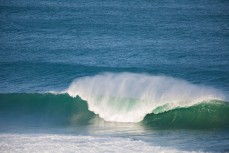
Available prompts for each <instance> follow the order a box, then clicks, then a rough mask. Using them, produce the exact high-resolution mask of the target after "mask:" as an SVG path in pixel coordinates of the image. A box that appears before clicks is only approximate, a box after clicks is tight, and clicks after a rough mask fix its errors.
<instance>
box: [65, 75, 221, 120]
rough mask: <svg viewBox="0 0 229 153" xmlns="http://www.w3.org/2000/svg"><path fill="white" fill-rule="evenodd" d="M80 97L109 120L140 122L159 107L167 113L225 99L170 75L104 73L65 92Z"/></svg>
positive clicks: (72, 86)
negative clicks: (163, 107)
mask: <svg viewBox="0 0 229 153" xmlns="http://www.w3.org/2000/svg"><path fill="white" fill-rule="evenodd" d="M63 92H64V93H68V94H69V95H70V96H73V97H76V96H80V97H81V98H82V99H84V100H86V101H87V103H88V107H89V110H91V111H93V112H94V113H95V114H98V115H99V116H100V117H101V118H103V119H104V120H106V121H112V122H140V121H142V120H143V119H144V117H145V116H146V115H147V114H150V113H152V112H153V110H155V109H156V108H158V107H159V106H163V105H167V107H166V109H164V110H163V111H166V110H170V109H173V108H175V107H178V106H179V107H188V106H192V105H194V104H197V103H200V102H203V101H211V100H222V101H223V100H224V99H225V96H224V95H223V94H222V92H221V91H219V90H217V89H214V88H211V87H206V86H200V85H194V84H191V83H189V82H187V81H185V80H181V79H176V78H173V77H168V76H152V75H147V74H135V73H104V74H100V75H96V76H91V77H83V78H79V79H76V80H75V81H73V82H72V84H71V85H70V86H69V88H68V89H66V90H64V91H63Z"/></svg>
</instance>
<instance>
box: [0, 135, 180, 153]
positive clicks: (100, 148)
mask: <svg viewBox="0 0 229 153" xmlns="http://www.w3.org/2000/svg"><path fill="white" fill-rule="evenodd" d="M0 152H1V153H17V152H18V153H21V152H23V153H27V152H28V153H30V152H33V153H42V152H49V153H50V152H53V153H54V152H55V153H65V152H77V153H103V152H109V153H139V152H142V153H143V152H144V153H152V152H157V153H160V152H163V153H167V152H169V153H173V152H174V153H176V152H182V151H178V150H176V149H173V148H165V147H160V146H152V145H150V144H148V143H146V142H143V141H134V140H131V139H129V138H120V137H93V136H71V135H56V134H42V135H40V134H0Z"/></svg>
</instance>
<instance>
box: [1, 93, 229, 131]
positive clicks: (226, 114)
mask: <svg viewBox="0 0 229 153" xmlns="http://www.w3.org/2000/svg"><path fill="white" fill-rule="evenodd" d="M166 109H168V106H167V105H164V106H159V107H157V108H156V109H154V110H153V111H152V112H151V113H150V114H148V115H146V116H145V117H144V119H143V120H142V121H141V122H140V123H136V124H140V125H142V126H143V127H147V128H150V129H151V128H152V129H157V128H159V129H162V128H164V129H168V128H184V129H202V128H228V127H229V104H228V103H227V102H222V101H211V102H203V103H200V104H196V105H193V106H189V107H176V108H174V109H171V110H167V111H165V110H166ZM100 121H101V123H103V120H102V119H99V118H98V117H97V115H95V114H94V113H93V112H91V111H89V110H88V105H87V102H86V101H84V100H82V99H81V98H80V97H71V96H69V95H67V94H58V95H55V94H31V93H30V94H29V93H27V94H24V93H17V94H16V93H14V94H0V125H1V126H0V131H1V130H8V129H9V128H13V127H28V126H29V127H34V126H35V127H37V126H42V127H50V126H51V127H53V126H57V127H60V126H61V127H62V126H64V127H66V126H67V127H68V126H81V125H88V124H98V125H99V124H100Z"/></svg>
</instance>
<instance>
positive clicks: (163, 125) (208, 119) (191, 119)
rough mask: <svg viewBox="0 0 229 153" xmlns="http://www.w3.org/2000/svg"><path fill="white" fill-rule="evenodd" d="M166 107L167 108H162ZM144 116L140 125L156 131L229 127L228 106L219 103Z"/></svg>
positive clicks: (213, 102) (207, 103)
mask: <svg viewBox="0 0 229 153" xmlns="http://www.w3.org/2000/svg"><path fill="white" fill-rule="evenodd" d="M164 107H167V106H164ZM158 110H163V108H162V107H160V108H158V109H156V111H155V112H157V114H156V113H152V114H148V115H146V116H145V118H144V120H143V121H142V124H143V125H144V126H147V127H150V128H157V129H169V128H173V129H180V128H183V129H213V128H228V127H229V104H228V103H225V102H220V101H211V102H206V103H204V102H203V103H200V104H197V105H193V106H190V107H183V108H175V109H173V110H169V111H166V112H162V113H158Z"/></svg>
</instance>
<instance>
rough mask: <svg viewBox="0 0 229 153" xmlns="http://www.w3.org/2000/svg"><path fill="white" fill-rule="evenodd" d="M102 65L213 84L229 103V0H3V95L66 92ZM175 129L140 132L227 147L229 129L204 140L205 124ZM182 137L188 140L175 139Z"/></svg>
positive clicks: (0, 32)
mask: <svg viewBox="0 0 229 153" xmlns="http://www.w3.org/2000/svg"><path fill="white" fill-rule="evenodd" d="M104 72H109V73H115V74H117V75H119V74H121V72H131V73H136V74H147V75H150V76H155V75H160V76H161V75H163V76H170V77H172V78H176V79H178V80H186V81H188V82H189V83H191V84H195V85H198V86H206V87H209V88H214V89H216V90H218V91H219V92H220V93H222V94H223V95H224V96H225V97H226V98H225V99H224V101H226V102H227V101H228V97H229V1H227V0H198V1H197V0H154V1H152V0H134V1H130V0H125V1H124V0H117V1H111V0H106V1H103V0H98V1H96V0H76V1H73V0H66V1H60V0H40V1H30V0H7V1H6V0H0V93H1V94H2V93H37V92H39V93H44V92H48V91H62V90H64V89H66V88H68V87H69V85H70V83H71V82H72V81H73V80H74V79H79V78H84V77H87V76H91V77H93V76H96V75H98V74H101V73H104ZM108 87H109V84H108ZM179 94H182V93H179ZM0 101H2V102H3V101H4V100H0ZM0 122H2V123H1V124H3V123H5V122H3V121H1V120H0ZM118 126H119V125H118ZM118 126H115V127H118ZM34 128H36V127H34ZM88 128H89V127H88ZM37 129H39V128H37ZM107 129H110V127H107ZM111 129H113V133H114V135H119V132H117V131H118V130H117V131H116V130H115V128H113V127H112V128H111ZM117 129H118V128H117ZM130 129H131V127H130ZM103 130H104V133H105V134H104V135H106V132H105V131H106V127H104V129H103ZM224 130H225V129H224ZM3 131H7V130H3ZM76 131H77V130H76ZM95 131H96V130H95ZM108 131H109V130H108ZM114 131H116V132H114ZM133 131H134V128H133ZM178 131H179V130H178ZM0 132H1V131H0ZM160 132H161V131H160ZM160 132H159V133H160ZM166 132H168V131H166ZM166 132H165V133H166ZM170 132H171V135H169V136H164V137H163V136H162V135H163V131H162V133H160V134H159V135H157V134H156V135H153V134H152V133H151V132H150V131H147V132H146V133H144V134H143V135H141V136H139V138H138V137H137V136H136V137H137V138H136V139H140V140H146V139H147V140H146V141H147V142H152V141H157V139H158V140H161V141H162V142H166V140H167V139H168V140H170V141H172V142H173V143H170V144H168V145H165V144H166V143H159V144H158V145H160V146H163V147H173V148H178V149H181V150H188V151H192V150H194V151H198V150H201V151H219V152H223V151H228V150H227V149H228V146H229V135H228V128H227V129H226V130H225V131H222V130H219V131H218V133H217V132H215V131H214V132H212V131H210V132H209V131H208V132H203V133H204V134H203V140H199V139H198V138H199V137H195V135H198V134H196V133H201V132H200V131H195V132H193V135H194V136H193V135H192V132H190V131H186V132H184V133H182V132H181V134H179V132H177V131H176V130H175V132H174V131H173V130H172V131H170ZM170 132H168V133H170ZM3 133H4V132H3ZM76 133H77V132H76ZM110 133H112V132H107V134H108V135H109V134H110ZM127 133H128V132H127ZM133 133H134V132H133ZM206 133H208V134H206ZM209 133H210V134H209ZM222 133H223V134H222ZM125 134H126V132H125V130H124V131H123V135H125ZM89 135H90V134H89ZM127 135H128V136H129V137H134V136H133V135H134V134H133V135H132V134H127ZM131 135H132V136H131ZM147 135H149V136H147ZM187 135H188V136H187ZM217 135H220V137H217V138H216V139H214V137H216V136H217ZM150 136H152V137H150ZM185 136H187V139H186V140H185V143H184V144H182V143H181V142H180V141H178V139H179V138H181V137H185ZM149 137H150V138H149ZM200 137H201V136H200ZM189 138H190V139H191V140H192V141H191V142H189V141H188V140H189ZM209 138H210V140H209V143H208V141H206V140H208V139H209ZM148 139H149V140H148ZM155 139H156V140H155ZM203 142H205V145H204V146H199V143H203ZM0 143H1V142H0ZM189 143H190V145H189ZM192 144H193V148H192V147H191V145H192ZM213 144H214V145H213ZM215 145H216V147H213V146H215ZM9 151H10V150H9ZM12 151H13V150H11V152H12Z"/></svg>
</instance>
